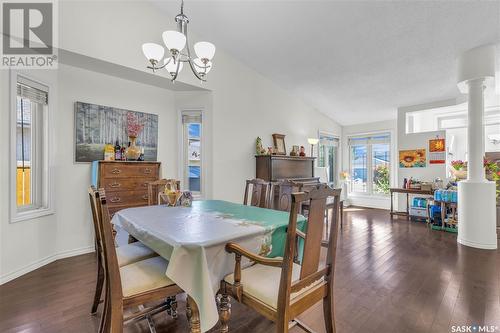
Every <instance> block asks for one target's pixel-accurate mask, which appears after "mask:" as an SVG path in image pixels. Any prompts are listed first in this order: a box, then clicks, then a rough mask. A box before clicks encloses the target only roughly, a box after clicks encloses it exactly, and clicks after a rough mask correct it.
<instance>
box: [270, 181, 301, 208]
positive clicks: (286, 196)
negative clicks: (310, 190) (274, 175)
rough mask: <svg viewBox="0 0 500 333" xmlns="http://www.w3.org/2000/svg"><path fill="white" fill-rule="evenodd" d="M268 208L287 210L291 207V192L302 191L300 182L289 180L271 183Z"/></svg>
mask: <svg viewBox="0 0 500 333" xmlns="http://www.w3.org/2000/svg"><path fill="white" fill-rule="evenodd" d="M270 188H271V190H270V194H269V208H271V209H275V210H281V211H284V212H289V211H290V209H291V208H292V193H296V192H300V191H302V184H300V183H296V182H293V181H290V180H283V181H279V182H276V183H271V185H270Z"/></svg>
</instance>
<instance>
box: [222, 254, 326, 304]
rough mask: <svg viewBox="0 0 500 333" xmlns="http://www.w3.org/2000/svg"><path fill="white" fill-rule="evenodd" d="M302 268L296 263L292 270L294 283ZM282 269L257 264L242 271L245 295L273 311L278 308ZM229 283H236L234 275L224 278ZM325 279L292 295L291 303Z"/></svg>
mask: <svg viewBox="0 0 500 333" xmlns="http://www.w3.org/2000/svg"><path fill="white" fill-rule="evenodd" d="M300 269H301V266H300V265H298V264H296V263H294V264H293V270H292V283H293V282H294V281H297V280H299V278H300ZM280 278H281V268H280V267H272V266H266V265H261V264H255V265H252V266H249V267H247V268H242V270H241V280H240V283H241V285H242V286H243V294H247V295H249V296H252V297H253V298H256V299H258V300H259V301H261V302H263V303H265V304H266V305H268V306H270V307H272V308H273V309H277V308H278V293H279V289H280ZM224 281H226V282H227V283H230V284H233V283H234V274H229V275H227V276H226V277H225V278H224ZM322 282H323V279H319V280H317V281H315V282H313V283H312V284H310V285H308V286H307V287H304V288H302V289H301V290H299V291H297V292H295V293H292V294H291V295H290V301H293V299H294V298H297V297H300V296H301V295H304V294H305V293H306V292H307V291H309V290H311V289H313V288H314V287H316V286H317V285H319V284H321V283H322Z"/></svg>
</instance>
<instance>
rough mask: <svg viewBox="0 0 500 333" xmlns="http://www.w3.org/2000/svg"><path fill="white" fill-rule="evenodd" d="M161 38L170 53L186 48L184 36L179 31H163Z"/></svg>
mask: <svg viewBox="0 0 500 333" xmlns="http://www.w3.org/2000/svg"><path fill="white" fill-rule="evenodd" d="M162 37H163V42H164V43H165V45H166V46H167V48H168V49H169V50H170V52H171V53H174V52H173V51H176V52H181V51H182V50H183V49H184V47H185V46H186V36H185V35H184V34H183V33H181V32H179V31H175V30H167V31H164V32H163V34H162Z"/></svg>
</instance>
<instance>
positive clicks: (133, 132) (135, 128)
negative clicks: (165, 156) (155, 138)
mask: <svg viewBox="0 0 500 333" xmlns="http://www.w3.org/2000/svg"><path fill="white" fill-rule="evenodd" d="M143 128H144V124H141V123H140V122H139V118H138V117H136V116H135V115H134V114H133V113H132V112H128V113H127V133H128V136H130V137H135V138H137V137H138V136H139V134H140V133H141V131H142V129H143Z"/></svg>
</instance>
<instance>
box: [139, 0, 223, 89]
mask: <svg viewBox="0 0 500 333" xmlns="http://www.w3.org/2000/svg"><path fill="white" fill-rule="evenodd" d="M175 22H176V23H177V30H167V31H164V32H163V34H162V37H163V42H164V43H165V46H166V47H167V50H168V51H169V52H170V54H169V55H168V56H167V57H166V58H163V57H164V55H165V49H164V48H163V46H161V45H158V44H155V43H144V44H142V52H143V53H144V55H145V56H146V59H148V61H149V64H150V65H149V66H147V68H149V69H151V70H152V71H153V73H154V72H156V71H157V70H159V69H163V68H164V69H166V70H167V72H168V74H169V76H170V79H171V80H172V82H175V80H176V79H177V76H178V75H179V73H180V72H181V70H182V67H183V63H184V62H187V63H189V66H190V67H191V70H192V71H193V74H194V75H195V76H196V77H197V78H198V79H199V80H200V81H202V82H205V81H206V80H207V74H208V72H210V70H211V69H212V61H211V60H212V58H213V57H214V55H215V45H214V44H212V43H209V42H198V43H196V44H194V52H195V53H196V56H197V58H194V59H193V58H192V57H191V50H190V49H189V43H188V37H187V25H188V23H189V20H188V18H187V16H186V15H184V0H182V2H181V13H180V14H179V15H177V16H176V17H175ZM183 50H185V53H184V52H183Z"/></svg>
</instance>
